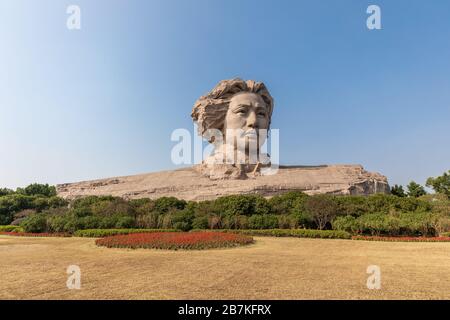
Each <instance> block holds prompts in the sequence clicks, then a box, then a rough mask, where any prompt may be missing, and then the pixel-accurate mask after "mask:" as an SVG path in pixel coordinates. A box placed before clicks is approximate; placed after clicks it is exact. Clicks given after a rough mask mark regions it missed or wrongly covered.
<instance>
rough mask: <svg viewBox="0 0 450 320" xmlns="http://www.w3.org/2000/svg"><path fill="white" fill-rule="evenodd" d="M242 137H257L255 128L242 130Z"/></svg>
mask: <svg viewBox="0 0 450 320" xmlns="http://www.w3.org/2000/svg"><path fill="white" fill-rule="evenodd" d="M243 137H245V138H248V139H257V138H258V134H257V133H256V130H248V131H245V132H244V134H243Z"/></svg>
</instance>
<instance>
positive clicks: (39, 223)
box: [20, 214, 47, 233]
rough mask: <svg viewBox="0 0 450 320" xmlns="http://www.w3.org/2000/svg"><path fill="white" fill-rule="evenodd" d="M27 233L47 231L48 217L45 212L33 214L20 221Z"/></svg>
mask: <svg viewBox="0 0 450 320" xmlns="http://www.w3.org/2000/svg"><path fill="white" fill-rule="evenodd" d="M20 226H21V227H22V228H23V230H24V231H25V232H27V233H39V232H46V231H47V217H46V216H45V215H43V214H33V215H31V216H29V217H28V218H27V219H25V220H23V221H22V222H21V223H20Z"/></svg>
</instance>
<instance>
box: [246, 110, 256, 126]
mask: <svg viewBox="0 0 450 320" xmlns="http://www.w3.org/2000/svg"><path fill="white" fill-rule="evenodd" d="M247 127H248V128H252V129H256V127H257V125H256V113H255V112H254V111H251V112H250V114H249V115H248V118H247Z"/></svg>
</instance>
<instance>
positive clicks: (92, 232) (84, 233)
mask: <svg viewBox="0 0 450 320" xmlns="http://www.w3.org/2000/svg"><path fill="white" fill-rule="evenodd" d="M178 231H179V230H176V229H86V230H78V231H75V233H74V234H73V235H74V236H75V237H86V238H102V237H108V236H115V235H119V234H131V233H152V232H178Z"/></svg>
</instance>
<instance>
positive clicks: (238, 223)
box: [222, 215, 249, 229]
mask: <svg viewBox="0 0 450 320" xmlns="http://www.w3.org/2000/svg"><path fill="white" fill-rule="evenodd" d="M248 220H249V219H248V217H247V216H243V215H237V216H226V217H225V218H223V225H222V227H223V228H226V229H247V227H248Z"/></svg>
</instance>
